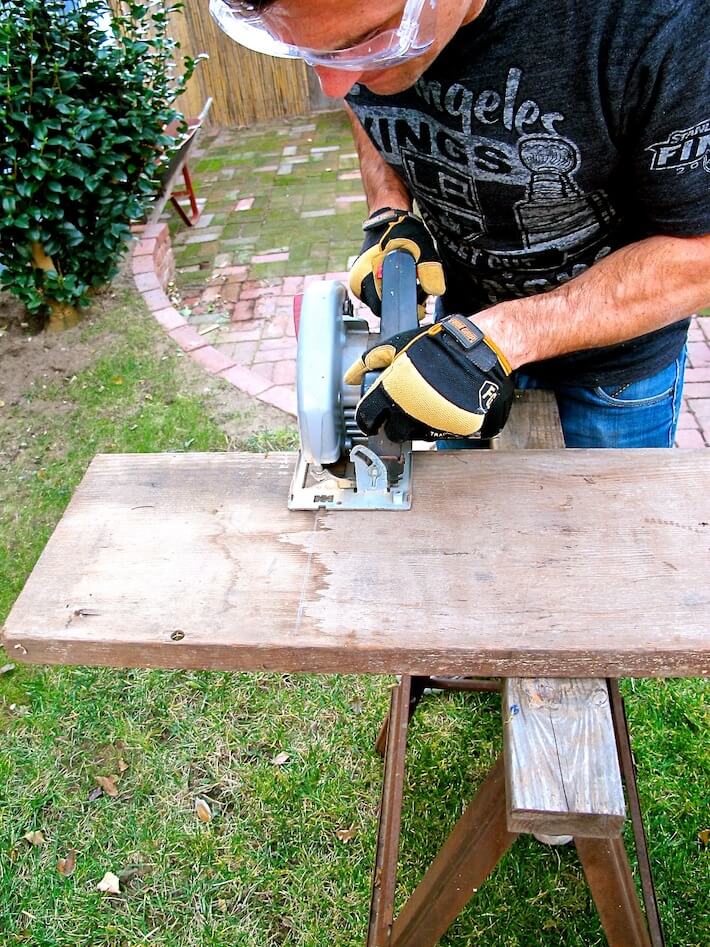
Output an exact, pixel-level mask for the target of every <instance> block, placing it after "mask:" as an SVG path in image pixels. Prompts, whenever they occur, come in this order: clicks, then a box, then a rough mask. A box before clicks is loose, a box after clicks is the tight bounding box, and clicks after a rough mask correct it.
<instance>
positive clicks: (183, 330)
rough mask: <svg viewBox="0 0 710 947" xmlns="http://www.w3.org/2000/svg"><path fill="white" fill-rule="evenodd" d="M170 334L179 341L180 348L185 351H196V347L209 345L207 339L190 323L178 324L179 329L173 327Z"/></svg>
mask: <svg viewBox="0 0 710 947" xmlns="http://www.w3.org/2000/svg"><path fill="white" fill-rule="evenodd" d="M168 335H169V336H170V338H171V339H173V340H174V341H175V342H177V344H178V345H179V346H180V348H181V349H183V350H184V351H185V352H194V350H195V349H200V348H202V347H203V346H205V345H207V342H206V340H205V339H204V338H203V337H202V336H201V335H200V334H199V333H198V332H196V331H195V329H193V328H192V326H189V325H184V326H178V328H177V329H171V330H170V332H169V333H168Z"/></svg>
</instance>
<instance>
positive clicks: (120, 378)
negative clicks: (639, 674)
mask: <svg viewBox="0 0 710 947" xmlns="http://www.w3.org/2000/svg"><path fill="white" fill-rule="evenodd" d="M111 384H112V385H122V384H123V376H122V375H114V376H113V378H112V379H111Z"/></svg>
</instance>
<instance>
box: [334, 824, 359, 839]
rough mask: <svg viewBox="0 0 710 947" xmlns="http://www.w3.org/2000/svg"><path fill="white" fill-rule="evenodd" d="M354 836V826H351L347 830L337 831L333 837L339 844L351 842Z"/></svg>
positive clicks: (355, 833)
mask: <svg viewBox="0 0 710 947" xmlns="http://www.w3.org/2000/svg"><path fill="white" fill-rule="evenodd" d="M356 835H357V831H356V829H355V826H354V825H351V826H350V828H349V829H338V830H337V832H336V833H335V837H336V838H337V839H339V841H341V842H351V841H352V840H353V839H354V838H355V836H356Z"/></svg>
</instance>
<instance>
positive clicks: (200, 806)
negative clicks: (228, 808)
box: [195, 796, 212, 822]
mask: <svg viewBox="0 0 710 947" xmlns="http://www.w3.org/2000/svg"><path fill="white" fill-rule="evenodd" d="M195 812H196V813H197V818H198V819H199V820H200V822H211V821H212V810H211V809H210V807H209V806H208V805H207V803H206V802H205V800H204V799H200V797H199V796H198V797H197V798H196V799H195Z"/></svg>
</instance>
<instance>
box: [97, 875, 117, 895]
mask: <svg viewBox="0 0 710 947" xmlns="http://www.w3.org/2000/svg"><path fill="white" fill-rule="evenodd" d="M96 889H97V891H105V892H106V894H119V893H120V891H121V883H120V881H119V880H118V878H117V877H116V875H114V873H113V872H112V871H107V872H106V874H105V875H104V876H103V878H102V879H101V881H100V882H99V883H98V884H97V885H96Z"/></svg>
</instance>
